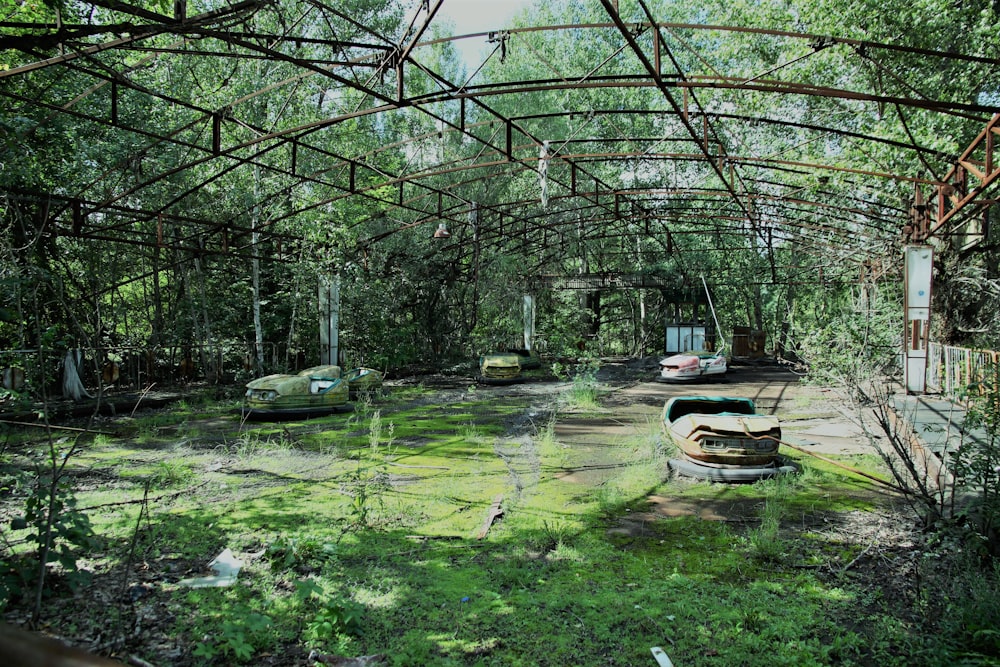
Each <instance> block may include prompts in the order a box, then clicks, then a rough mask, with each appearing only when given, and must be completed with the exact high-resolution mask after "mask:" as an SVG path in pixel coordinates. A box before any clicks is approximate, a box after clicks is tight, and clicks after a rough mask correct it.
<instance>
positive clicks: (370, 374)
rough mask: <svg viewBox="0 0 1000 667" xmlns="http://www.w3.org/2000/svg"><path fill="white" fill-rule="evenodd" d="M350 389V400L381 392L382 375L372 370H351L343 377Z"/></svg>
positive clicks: (360, 368)
mask: <svg viewBox="0 0 1000 667" xmlns="http://www.w3.org/2000/svg"><path fill="white" fill-rule="evenodd" d="M344 379H345V380H346V381H347V384H348V386H349V387H350V393H351V398H357V397H358V396H365V395H368V396H370V395H372V394H375V393H376V392H381V391H382V373H381V372H380V371H377V370H375V369H374V368H365V367H363V366H362V367H359V368H353V369H351V370H349V371H347V373H346V374H345V375H344Z"/></svg>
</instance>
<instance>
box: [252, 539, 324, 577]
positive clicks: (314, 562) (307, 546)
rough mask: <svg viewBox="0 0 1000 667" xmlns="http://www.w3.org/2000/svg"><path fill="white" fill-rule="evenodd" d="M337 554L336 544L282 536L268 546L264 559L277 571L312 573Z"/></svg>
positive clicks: (320, 540)
mask: <svg viewBox="0 0 1000 667" xmlns="http://www.w3.org/2000/svg"><path fill="white" fill-rule="evenodd" d="M336 554H337V544H336V542H330V541H327V540H323V539H321V538H319V537H315V536H305V537H301V538H298V537H284V536H282V537H279V538H278V539H276V540H275V541H274V542H271V543H270V544H268V545H267V549H266V551H265V553H264V557H265V558H266V559H267V560H268V561H269V562H270V563H271V568H272V569H275V570H297V571H310V570H315V569H319V568H321V567H322V566H323V564H324V563H325V562H326V561H328V560H329V559H331V558H333V557H334V556H335V555H336Z"/></svg>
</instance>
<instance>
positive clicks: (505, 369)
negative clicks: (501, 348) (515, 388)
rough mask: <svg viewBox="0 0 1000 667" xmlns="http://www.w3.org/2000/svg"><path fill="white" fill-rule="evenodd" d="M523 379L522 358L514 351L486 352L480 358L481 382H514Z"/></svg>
mask: <svg viewBox="0 0 1000 667" xmlns="http://www.w3.org/2000/svg"><path fill="white" fill-rule="evenodd" d="M520 381H521V359H520V357H519V356H518V355H517V354H514V353H513V352H504V353H497V354H484V355H483V356H482V357H480V358H479V382H481V383H483V384H513V383H515V382H520Z"/></svg>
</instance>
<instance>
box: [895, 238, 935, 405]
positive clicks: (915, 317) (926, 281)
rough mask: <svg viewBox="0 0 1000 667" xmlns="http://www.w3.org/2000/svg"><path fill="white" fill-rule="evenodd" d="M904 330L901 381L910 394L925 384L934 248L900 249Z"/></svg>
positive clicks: (917, 246)
mask: <svg viewBox="0 0 1000 667" xmlns="http://www.w3.org/2000/svg"><path fill="white" fill-rule="evenodd" d="M903 253H904V255H903V274H904V276H905V277H904V280H905V283H904V285H903V291H904V296H903V299H904V303H905V308H906V314H905V315H906V316H905V318H904V320H905V322H906V331H905V332H904V333H903V357H904V360H905V363H904V366H903V380H904V384H905V385H906V391H907V393H909V394H922V393H923V392H924V390H925V389H926V384H927V342H928V335H929V333H930V320H931V276H932V274H933V264H934V249H933V248H931V246H928V245H908V246H906V247H905V248H904V249H903Z"/></svg>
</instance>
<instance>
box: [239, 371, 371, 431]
mask: <svg viewBox="0 0 1000 667" xmlns="http://www.w3.org/2000/svg"><path fill="white" fill-rule="evenodd" d="M349 398H350V386H349V384H348V382H347V381H346V380H345V379H344V378H342V377H341V372H340V366H313V367H312V368H307V369H305V370H304V371H302V372H300V373H298V374H297V375H280V374H277V375H268V376H266V377H262V378H260V379H257V380H254V381H253V382H250V383H248V384H247V393H246V395H245V397H244V401H243V417H244V418H245V419H255V420H271V419H288V418H294V417H298V418H302V419H307V418H309V417H320V416H324V415H329V414H333V413H335V412H346V411H348V410H350V409H351V405H350V403H348V399H349Z"/></svg>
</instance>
